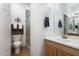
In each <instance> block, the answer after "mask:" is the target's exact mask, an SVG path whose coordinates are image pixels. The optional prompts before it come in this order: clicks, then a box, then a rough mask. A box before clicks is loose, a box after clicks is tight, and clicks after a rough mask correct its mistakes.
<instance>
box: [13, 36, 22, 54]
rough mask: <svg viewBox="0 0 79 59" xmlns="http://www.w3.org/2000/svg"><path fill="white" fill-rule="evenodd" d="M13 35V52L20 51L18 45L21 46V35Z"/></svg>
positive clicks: (17, 52)
mask: <svg viewBox="0 0 79 59" xmlns="http://www.w3.org/2000/svg"><path fill="white" fill-rule="evenodd" d="M12 37H13V41H14V42H13V47H14V48H15V54H19V53H20V47H21V38H22V36H21V35H12Z"/></svg>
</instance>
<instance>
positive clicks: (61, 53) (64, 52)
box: [57, 50, 72, 56]
mask: <svg viewBox="0 0 79 59" xmlns="http://www.w3.org/2000/svg"><path fill="white" fill-rule="evenodd" d="M57 56H72V54H70V53H68V52H66V51H63V50H57Z"/></svg>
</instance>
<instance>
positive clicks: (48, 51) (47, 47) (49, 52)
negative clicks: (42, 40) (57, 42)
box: [45, 44, 56, 56]
mask: <svg viewBox="0 0 79 59" xmlns="http://www.w3.org/2000/svg"><path fill="white" fill-rule="evenodd" d="M45 55H46V56H55V55H56V48H55V47H52V46H50V45H49V44H46V45H45Z"/></svg>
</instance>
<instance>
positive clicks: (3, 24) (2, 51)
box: [0, 3, 11, 56]
mask: <svg viewBox="0 0 79 59" xmlns="http://www.w3.org/2000/svg"><path fill="white" fill-rule="evenodd" d="M10 55H11V28H10V5H9V4H6V3H5V4H2V3H0V56H10Z"/></svg>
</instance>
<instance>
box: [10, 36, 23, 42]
mask: <svg viewBox="0 0 79 59" xmlns="http://www.w3.org/2000/svg"><path fill="white" fill-rule="evenodd" d="M12 39H13V41H20V40H21V39H22V35H12Z"/></svg>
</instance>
